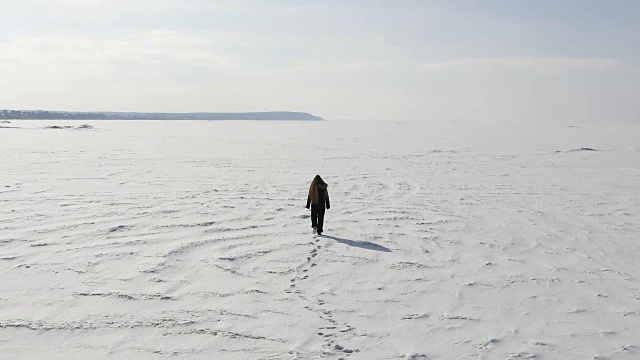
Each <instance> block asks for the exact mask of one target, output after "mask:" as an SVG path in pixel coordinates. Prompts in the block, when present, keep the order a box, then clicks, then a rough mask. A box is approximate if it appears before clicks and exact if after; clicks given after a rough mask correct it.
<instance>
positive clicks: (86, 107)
mask: <svg viewBox="0 0 640 360" xmlns="http://www.w3.org/2000/svg"><path fill="white" fill-rule="evenodd" d="M0 13H2V14H3V15H4V16H3V20H2V24H1V25H0V27H1V31H0V78H1V79H2V82H3V84H8V86H3V87H2V88H0V107H1V108H10V109H48V110H70V111H159V112H162V111H166V112H187V111H267V110H291V111H308V112H311V113H313V114H316V115H319V116H322V117H324V118H326V119H329V120H339V119H369V120H402V121H409V120H416V121H443V120H456V121H481V122H487V121H510V122H511V121H513V122H554V123H555V122H563V123H583V122H584V123H589V122H602V123H607V122H618V121H634V122H637V121H638V119H639V117H640V102H638V101H637V98H638V93H639V91H640V66H639V63H640V50H639V49H640V25H639V22H638V19H639V18H640V2H637V1H590V0H589V1H578V0H574V1H568V0H561V1H542V2H540V1H529V2H520V1H518V2H514V1H506V0H504V1H499V0H492V1H473V2H472V1H464V2H453V1H393V2H391V1H348V2H343V1H198V0H191V1H178V0H163V1H158V0H154V1H151V0H136V1H121V0H111V1H99V0H82V1H80V0H55V1H51V0H46V1H45V0H39V1H38V0H33V1H17V0H0Z"/></svg>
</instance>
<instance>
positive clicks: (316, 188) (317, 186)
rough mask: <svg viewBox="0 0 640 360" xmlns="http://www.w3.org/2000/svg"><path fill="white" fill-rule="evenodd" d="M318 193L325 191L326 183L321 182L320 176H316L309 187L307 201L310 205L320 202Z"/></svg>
mask: <svg viewBox="0 0 640 360" xmlns="http://www.w3.org/2000/svg"><path fill="white" fill-rule="evenodd" d="M320 191H322V192H325V191H327V183H326V182H324V180H322V178H321V177H320V175H316V177H314V178H313V181H311V186H309V199H311V202H312V203H314V204H317V203H318V201H320Z"/></svg>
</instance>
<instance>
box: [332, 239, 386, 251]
mask: <svg viewBox="0 0 640 360" xmlns="http://www.w3.org/2000/svg"><path fill="white" fill-rule="evenodd" d="M320 236H322V237H324V238H327V239H332V240H335V241H337V242H339V243H342V244H345V245H349V246H354V247H359V248H363V249H368V250H375V251H382V252H391V249H389V248H388V247H385V246H382V245H378V244H376V243H372V242H369V241H357V240H349V239H342V238H339V237H335V236H329V235H320Z"/></svg>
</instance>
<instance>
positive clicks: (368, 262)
mask: <svg viewBox="0 0 640 360" xmlns="http://www.w3.org/2000/svg"><path fill="white" fill-rule="evenodd" d="M14 124H15V125H16V126H19V127H21V129H16V130H15V131H6V132H0V151H1V152H2V154H3V156H2V157H0V171H1V173H2V175H3V176H2V178H1V179H0V272H1V274H2V279H3V280H2V282H0V357H1V358H3V359H4V358H7V359H18V358H33V359H51V358H55V359H89V358H109V359H159V358H172V359H317V358H326V359H560V358H562V359H638V358H640V338H638V329H640V310H639V309H640V266H639V265H638V264H639V262H638V258H639V257H640V242H639V241H638V234H640V216H639V215H640V211H639V210H640V197H639V196H638V194H640V185H639V184H640V152H638V151H637V149H638V148H640V147H639V146H640V144H639V143H638V140H637V137H636V136H634V134H637V133H638V131H637V130H638V128H637V126H636V127H634V128H632V129H627V130H625V131H622V130H619V129H618V130H614V129H596V128H588V127H581V128H580V129H578V130H576V129H555V128H554V129H550V128H543V127H540V128H513V127H509V126H502V125H501V126H495V127H486V128H481V127H478V128H472V127H470V126H467V125H465V126H459V125H448V124H428V123H427V124H412V123H405V124H394V123H376V122H372V123H356V122H354V123H351V122H345V123H336V122H318V123H282V122H276V123H262V122H259V123H257V122H232V123H228V122H188V121H185V122H170V123H163V122H135V123H129V122H115V121H114V122H110V121H92V122H90V123H89V124H88V125H89V126H91V127H93V128H96V129H101V130H105V131H48V129H46V128H45V127H47V126H51V125H52V124H51V123H50V122H45V121H43V122H37V121H28V122H27V121H15V122H14ZM56 125H57V126H69V125H68V124H66V123H65V124H58V123H56ZM576 131H580V132H579V133H577V132H576ZM466 133H468V135H465V134H466ZM425 134H426V135H425ZM583 144H589V146H593V148H592V149H599V150H603V151H598V152H595V151H587V150H584V149H583V150H584V151H580V152H579V155H578V154H576V155H575V156H573V155H572V156H558V155H556V154H555V150H556V149H581V147H582V146H583ZM604 150H606V151H604ZM316 174H321V175H322V176H323V178H324V179H325V180H326V181H327V182H328V183H329V193H330V195H331V204H332V207H331V209H330V210H328V211H327V214H326V220H325V221H326V223H325V234H324V235H323V236H315V235H313V234H312V233H311V226H310V221H309V216H308V210H306V209H305V208H304V204H305V201H306V194H307V189H308V185H309V182H310V181H311V179H312V178H313V176H314V175H316Z"/></svg>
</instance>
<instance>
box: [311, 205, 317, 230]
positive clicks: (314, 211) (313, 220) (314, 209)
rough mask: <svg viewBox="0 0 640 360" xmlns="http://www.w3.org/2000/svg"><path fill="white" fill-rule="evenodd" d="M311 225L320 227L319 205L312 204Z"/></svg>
mask: <svg viewBox="0 0 640 360" xmlns="http://www.w3.org/2000/svg"><path fill="white" fill-rule="evenodd" d="M311 227H313V228H317V227H318V206H317V205H315V204H311Z"/></svg>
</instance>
